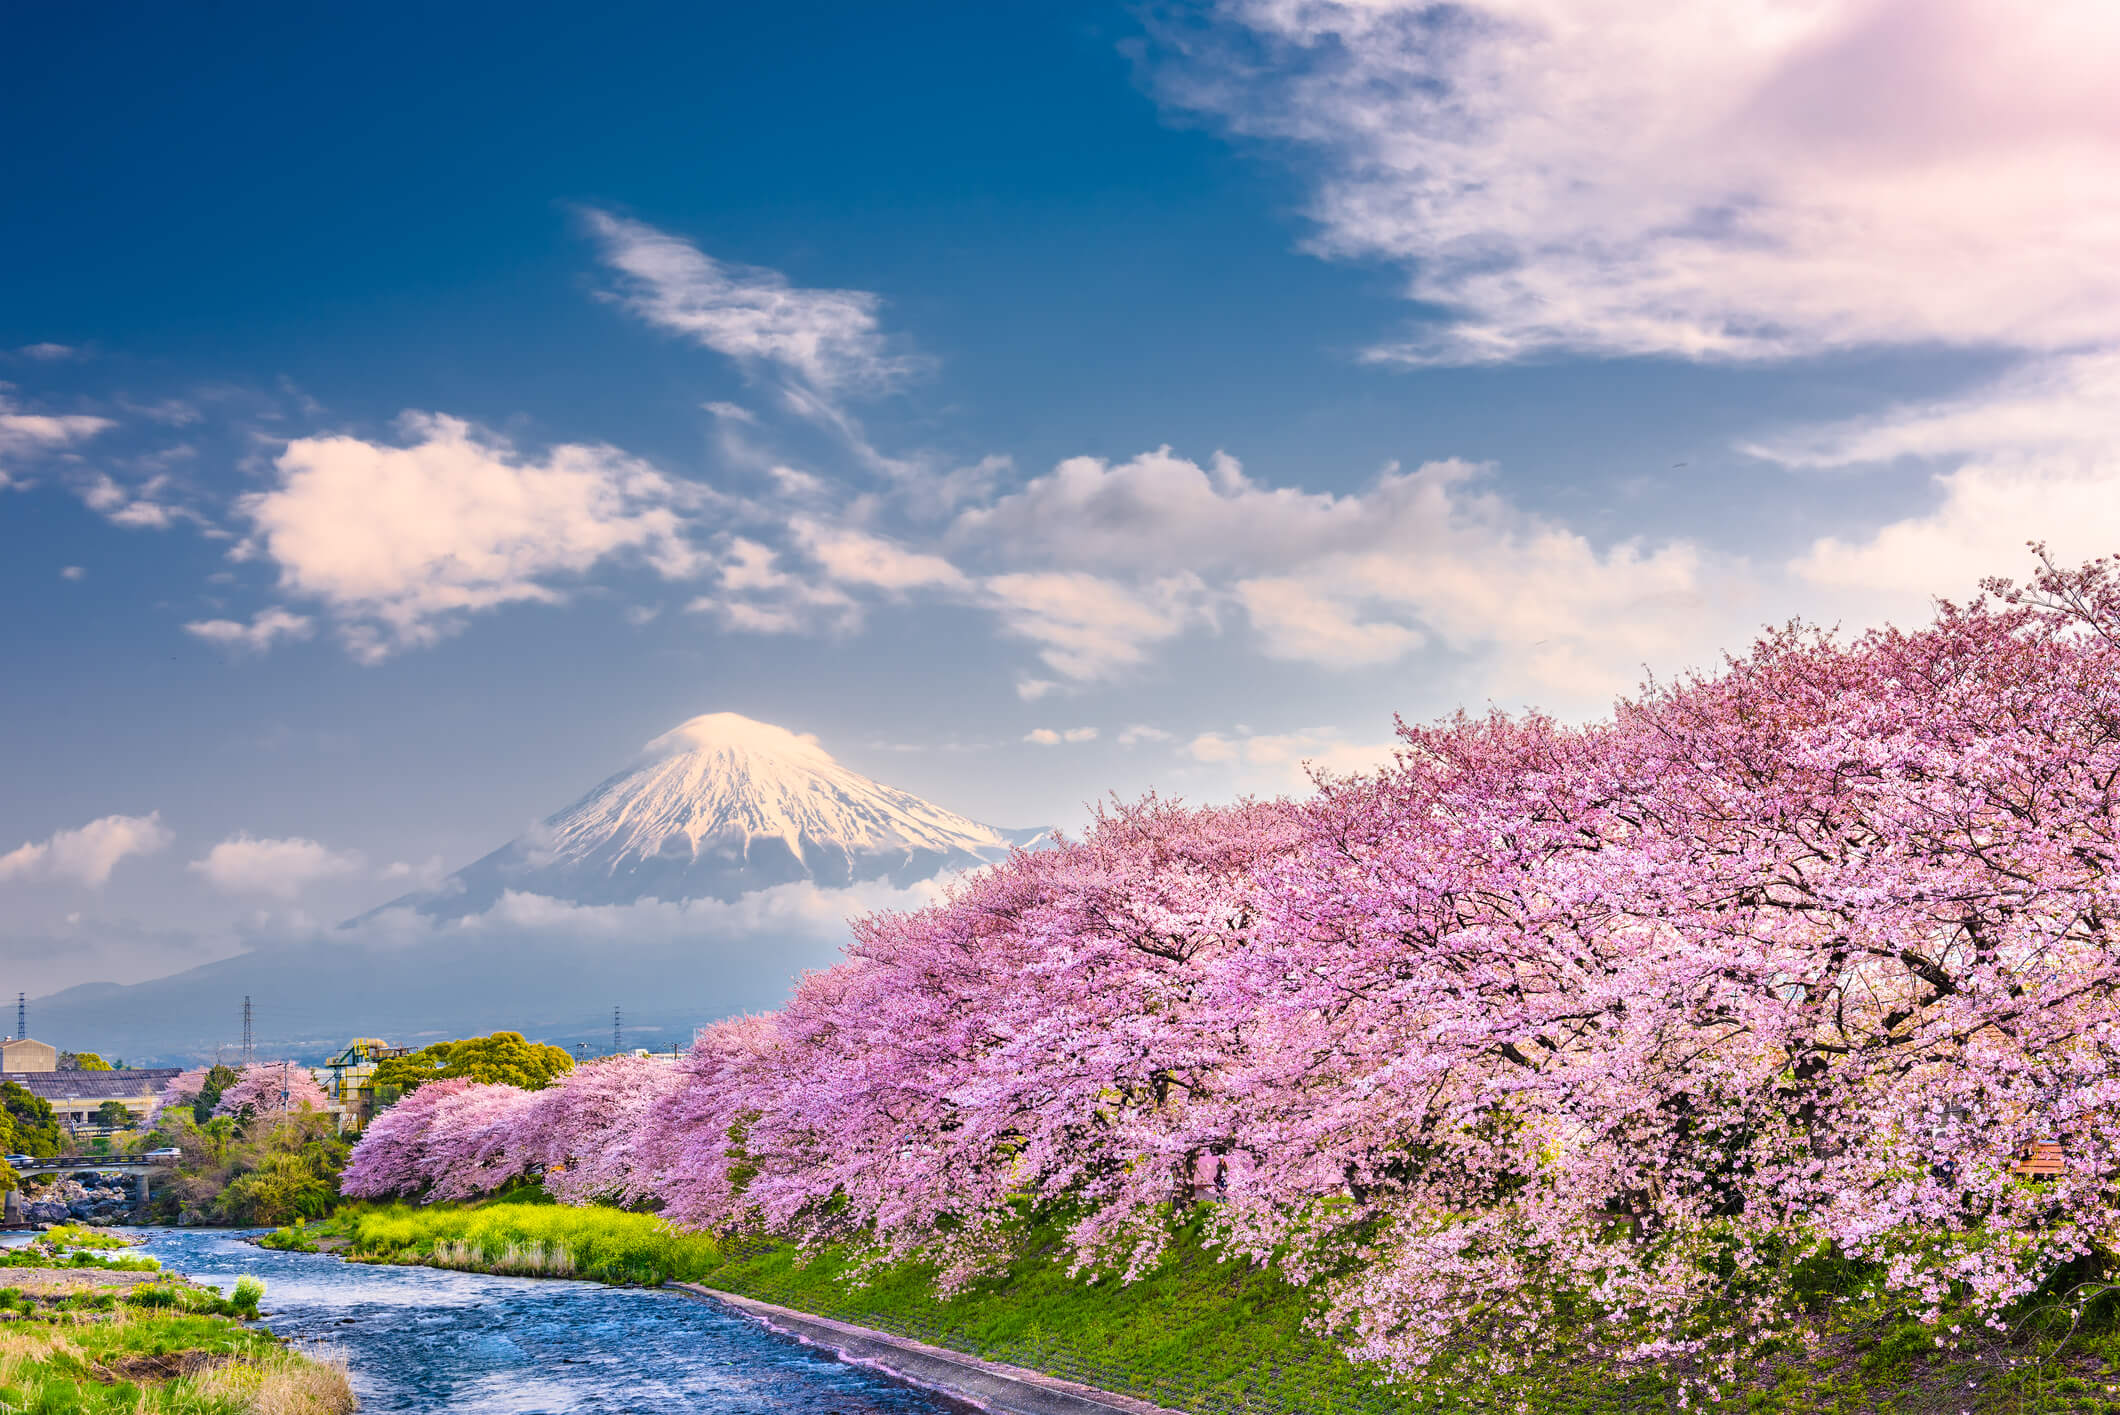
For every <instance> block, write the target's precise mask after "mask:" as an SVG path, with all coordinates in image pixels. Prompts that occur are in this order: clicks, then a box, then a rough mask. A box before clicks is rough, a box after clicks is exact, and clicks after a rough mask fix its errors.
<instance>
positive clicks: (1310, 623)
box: [1236, 577, 1422, 667]
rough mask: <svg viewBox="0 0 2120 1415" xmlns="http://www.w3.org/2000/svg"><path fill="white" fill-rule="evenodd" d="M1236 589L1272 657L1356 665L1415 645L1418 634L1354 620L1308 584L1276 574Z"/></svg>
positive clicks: (1397, 654)
mask: <svg viewBox="0 0 2120 1415" xmlns="http://www.w3.org/2000/svg"><path fill="white" fill-rule="evenodd" d="M1236 589H1237V598H1238V599H1239V600H1240V601H1241V602H1242V603H1243V605H1244V612H1245V614H1247V615H1248V616H1249V617H1250V619H1251V626H1252V628H1254V629H1256V630H1258V632H1259V637H1260V638H1261V639H1262V640H1263V641H1264V643H1265V648H1266V652H1267V654H1268V656H1270V657H1273V658H1285V659H1292V660H1294V661H1296V662H1299V663H1335V664H1346V665H1350V666H1356V667H1360V666H1365V665H1368V664H1372V663H1390V662H1391V661H1392V660H1394V659H1396V658H1399V657H1401V656H1403V655H1404V654H1406V653H1407V652H1409V651H1411V650H1413V649H1416V648H1418V647H1420V645H1421V641H1422V639H1421V635H1420V633H1419V632H1418V631H1417V630H1414V629H1409V628H1407V627H1406V626H1405V625H1403V624H1393V623H1390V622H1388V621H1376V622H1370V623H1360V622H1357V618H1356V614H1355V611H1354V610H1353V609H1352V608H1351V607H1350V606H1348V605H1346V604H1343V603H1341V602H1339V601H1337V600H1335V599H1333V598H1332V597H1331V595H1330V593H1329V591H1328V590H1326V589H1324V588H1323V587H1321V586H1318V585H1316V584H1314V583H1306V582H1304V581H1302V580H1298V579H1287V578H1278V577H1276V578H1270V579H1260V580H1241V581H1239V582H1238V584H1237V587H1236Z"/></svg>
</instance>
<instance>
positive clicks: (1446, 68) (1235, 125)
mask: <svg viewBox="0 0 2120 1415" xmlns="http://www.w3.org/2000/svg"><path fill="white" fill-rule="evenodd" d="M1212 14H1213V19H1212V20H1210V21H1208V22H1206V23H1204V24H1203V25H1201V26H1199V27H1197V28H1195V29H1192V30H1190V31H1188V32H1187V33H1184V34H1182V35H1175V36H1173V38H1174V39H1175V40H1176V42H1175V43H1173V44H1172V45H1171V46H1170V50H1169V53H1170V57H1169V58H1168V60H1167V61H1165V62H1161V63H1159V64H1157V65H1155V67H1154V68H1153V71H1152V72H1153V75H1154V79H1155V82H1156V84H1157V87H1158V89H1159V91H1160V92H1161V93H1162V94H1163V96H1164V97H1165V98H1166V99H1167V100H1168V101H1170V102H1172V103H1174V104H1177V105H1180V106H1183V107H1186V108H1190V109H1193V110H1196V111H1201V112H1206V113H1210V114H1213V115H1216V116H1217V117H1218V118H1219V119H1220V120H1222V121H1223V122H1225V123H1226V124H1227V125H1228V126H1229V127H1230V128H1231V129H1233V130H1235V131H1237V132H1239V133H1243V134H1247V135H1252V136H1258V137H1264V138H1268V139H1271V140H1274V141H1277V142H1281V143H1285V144H1289V145H1292V147H1294V148H1296V149H1299V150H1301V151H1302V153H1303V154H1304V157H1305V161H1306V167H1307V170H1309V171H1311V172H1314V173H1316V174H1317V176H1316V178H1315V187H1314V192H1313V198H1312V202H1311V212H1312V215H1313V216H1314V217H1315V219H1316V221H1317V235H1316V238H1315V242H1314V245H1315V248H1316V249H1317V250H1319V251H1320V252H1322V253H1324V254H1326V255H1330V256H1341V257H1360V258H1382V259H1385V260H1390V261H1395V262H1403V263H1404V264H1405V266H1406V268H1407V269H1408V272H1409V274H1408V280H1407V293H1408V294H1409V295H1410V296H1411V297H1412V298H1414V299H1416V300H1419V301H1422V302H1426V303H1429V304H1432V305H1435V306H1439V307H1441V309H1442V310H1443V311H1444V312H1445V314H1446V318H1445V319H1444V320H1443V321H1442V322H1441V323H1439V324H1437V325H1435V326H1433V327H1432V328H1431V329H1430V330H1429V331H1428V332H1424V333H1423V334H1421V335H1418V336H1416V337H1415V338H1413V339H1410V340H1408V341H1406V342H1405V343H1403V344H1399V345H1396V346H1393V347H1388V348H1383V349H1379V350H1377V351H1376V354H1377V356H1378V357H1381V358H1404V359H1411V360H1418V361H1447V362H1484V361H1493V360H1503V359H1511V358H1517V357H1521V356H1524V355H1527V354H1533V353H1537V352H1539V351H1542V350H1568V351H1579V352H1587V353H1594V354H1652V355H1678V356H1681V357H1687V358H1721V359H1757V358H1780V357H1785V356H1789V355H1800V354H1808V353H1815V352H1818V351H1821V350H1828V349H1837V348H1846V347H1851V346H1859V345H1866V344H1871V345H1874V344H1907V343H1926V342H1944V343H1951V344H1965V345H1979V346H1993V345H2001V346H2005V347H2016V348H2022V349H2060V348H2067V347H2070V346H2074V345H2079V344H2082V343H2085V342H2088V341H2104V340H2107V339H2110V338H2112V337H2113V336H2114V335H2115V333H2116V332H2120V184H2116V183H2114V182H2112V181H2110V180H2108V179H2107V174H2109V173H2111V172H2112V171H2113V170H2114V169H2115V168H2116V166H2120V98H2116V96H2115V92H2116V91H2115V88H2114V85H2113V84H2112V81H2111V79H2112V74H2113V72H2114V70H2115V68H2116V67H2120V9H2116V8H2115V7H2114V6H2112V5H2111V4H2109V3H2106V0H2053V3H2048V4H2044V5H2041V6H2039V7H2038V9H2037V13H2036V15H2028V14H2027V12H2025V11H2024V10H2023V9H2021V8H2018V7H2011V6H2007V5H2000V4H1994V3H1989V0H1920V3H1898V2H1896V0H1895V2H1893V3H1883V2H1881V0H1822V3H1816V4H1807V5H1800V6H1791V5H1787V4H1783V3H1779V0H1730V3H1717V4H1697V3H1689V0H1616V3H1610V4H1601V5H1596V6H1585V5H1582V4H1580V3H1576V0H1469V3H1466V4H1462V5H1447V6H1446V5H1434V4H1430V3H1428V0H1361V3H1356V0H1309V3H1302V4H1292V3H1286V0H1231V3H1229V4H1226V5H1221V6H1218V7H1216V8H1215V9H1214V11H1213V12H1212Z"/></svg>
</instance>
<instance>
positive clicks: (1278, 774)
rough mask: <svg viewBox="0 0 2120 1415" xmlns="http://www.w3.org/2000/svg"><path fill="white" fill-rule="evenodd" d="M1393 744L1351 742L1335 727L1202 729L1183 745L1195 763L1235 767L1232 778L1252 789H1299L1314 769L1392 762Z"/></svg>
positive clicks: (1341, 769)
mask: <svg viewBox="0 0 2120 1415" xmlns="http://www.w3.org/2000/svg"><path fill="white" fill-rule="evenodd" d="M1397 746H1398V744H1397V743H1396V742H1355V741H1350V740H1348V739H1347V738H1346V737H1345V736H1344V735H1343V734H1342V733H1341V732H1340V731H1339V730H1338V729H1337V728H1331V727H1312V728H1304V729H1302V730H1299V731H1295V732H1275V733H1254V732H1247V731H1245V730H1243V729H1241V728H1239V729H1238V730H1237V731H1236V732H1235V733H1233V734H1224V733H1220V732H1202V733H1201V734H1200V735H1199V736H1197V737H1195V738H1193V739H1192V741H1190V742H1188V743H1187V744H1186V745H1185V754H1186V755H1187V756H1189V757H1191V758H1192V759H1193V760H1194V761H1196V762H1202V763H1205V764H1208V765H1211V766H1230V767H1234V768H1236V773H1235V774H1236V779H1237V780H1238V781H1239V782H1240V783H1242V784H1245V785H1248V786H1251V787H1253V788H1257V789H1264V790H1274V791H1289V790H1299V789H1301V788H1302V786H1303V785H1304V784H1305V783H1306V782H1307V781H1308V780H1309V774H1310V772H1312V771H1313V770H1317V771H1326V772H1331V773H1334V774H1339V775H1345V774H1348V773H1352V772H1359V771H1371V770H1374V769H1375V768H1377V767H1379V766H1382V765H1383V764H1385V763H1386V762H1389V761H1390V760H1391V755H1392V752H1393V751H1394V750H1395V749H1396V748H1397Z"/></svg>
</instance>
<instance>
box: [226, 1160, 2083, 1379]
mask: <svg viewBox="0 0 2120 1415" xmlns="http://www.w3.org/2000/svg"><path fill="white" fill-rule="evenodd" d="M1200 1239H1201V1232H1200V1223H1199V1222H1198V1221H1197V1220H1196V1221H1195V1222H1194V1223H1193V1224H1190V1225H1188V1226H1186V1227H1185V1228H1184V1229H1182V1230H1181V1231H1180V1234H1179V1237H1178V1239H1177V1241H1175V1242H1174V1243H1173V1244H1172V1245H1171V1247H1170V1249H1169V1251H1168V1252H1167V1254H1166V1255H1165V1257H1164V1259H1163V1261H1162V1262H1161V1263H1159V1264H1158V1265H1157V1266H1156V1267H1155V1268H1153V1269H1152V1270H1150V1271H1149V1272H1147V1273H1146V1274H1144V1275H1143V1276H1141V1277H1140V1278H1139V1279H1137V1280H1136V1281H1134V1282H1131V1283H1119V1282H1114V1281H1109V1280H1097V1279H1095V1278H1088V1279H1086V1278H1085V1275H1084V1274H1081V1273H1077V1272H1075V1271H1072V1269H1071V1265H1070V1260H1069V1256H1068V1254H1067V1251H1066V1245H1065V1243H1064V1240H1063V1235H1062V1234H1061V1233H1060V1232H1058V1231H1057V1230H1056V1229H1055V1228H1053V1227H1050V1226H1044V1225H1037V1224H1032V1223H1025V1224H1023V1225H1021V1226H1020V1227H1019V1230H1018V1232H1017V1234H1016V1240H1017V1241H1016V1243H1015V1245H1014V1251H1013V1254H1012V1256H1011V1257H1010V1258H1009V1260H1008V1261H1007V1263H1006V1264H1005V1265H1004V1266H1003V1267H1002V1268H1001V1269H1000V1270H998V1271H997V1272H994V1273H990V1274H988V1275H987V1276H984V1277H982V1278H980V1279H979V1280H977V1281H975V1282H973V1283H971V1284H969V1285H968V1286H966V1287H964V1288H962V1289H961V1290H959V1291H957V1292H956V1293H955V1294H954V1295H952V1296H950V1297H948V1298H941V1297H938V1296H937V1295H936V1283H935V1276H936V1268H935V1266H934V1265H933V1264H929V1263H923V1262H919V1261H899V1262H874V1261H864V1257H865V1255H862V1254H858V1253H856V1252H855V1251H853V1250H851V1249H848V1248H845V1247H827V1248H825V1249H823V1250H822V1251H820V1252H819V1253H817V1254H816V1255H814V1256H812V1257H809V1258H807V1259H806V1258H805V1256H804V1255H803V1254H802V1253H801V1252H800V1251H799V1250H797V1249H796V1248H794V1247H792V1246H790V1245H787V1244H782V1243H773V1242H766V1241H738V1242H732V1243H729V1244H720V1243H716V1242H715V1241H713V1240H712V1239H710V1238H709V1237H707V1236H705V1235H702V1234H697V1233H685V1232H679V1231H675V1230H672V1229H671V1228H670V1227H669V1226H668V1225H666V1224H664V1223H663V1222H662V1221H661V1220H660V1219H658V1218H656V1217H655V1216H654V1215H651V1214H641V1213H630V1212H625V1211H621V1210H616V1209H607V1208H571V1207H567V1206H563V1205H555V1204H553V1203H551V1202H550V1201H549V1200H545V1199H543V1198H542V1197H541V1196H537V1194H536V1191H534V1190H528V1191H517V1192H516V1193H514V1194H512V1195H508V1196H503V1197H501V1198H498V1199H495V1200H490V1201H487V1202H484V1203H479V1204H470V1205H434V1206H417V1205H405V1204H387V1205H386V1204H357V1205H348V1206H347V1207H346V1208H344V1209H343V1210H341V1211H340V1212H339V1213H338V1214H336V1215H334V1216H333V1217H332V1218H330V1219H329V1220H327V1221H324V1222H321V1223H311V1224H305V1225H303V1226H301V1227H294V1228H287V1229H283V1230H281V1231H280V1232H278V1233H276V1234H274V1235H272V1236H271V1237H270V1238H268V1239H267V1240H266V1241H267V1242H268V1244H270V1245H271V1246H275V1247H283V1248H294V1249H301V1250H306V1251H323V1252H339V1253H342V1254H343V1255H344V1256H346V1257H349V1258H352V1259H355V1260H360V1261H370V1262H396V1263H426V1264H430V1265H434V1266H439V1267H451V1268H468V1269H475V1270H479V1271H487V1272H508V1273H518V1274H523V1275H529V1276H547V1277H584V1278H596V1279H600V1280H603V1281H608V1282H638V1283H656V1282H695V1283H699V1284H701V1285H703V1286H705V1287H709V1288H713V1289H717V1290H720V1291H725V1292H731V1293H738V1294H742V1295H745V1296H750V1297H754V1298H758V1299H760V1300H763V1301H768V1302H773V1303H777V1304H779V1305H781V1306H786V1307H791V1308H794V1309H796V1310H798V1311H804V1312H811V1313H815V1314H817V1315H819V1316H826V1317H832V1318H835V1319H838V1320H841V1321H847V1322H852V1323H855V1324H857V1325H861V1326H866V1327H872V1328H875V1329H878V1330H882V1331H887V1332H892V1333H895V1334H897V1335H900V1336H906V1337H911V1338H913V1339H916V1340H920V1341H925V1342H929V1343H931V1344H934V1345H937V1346H943V1347H948V1348H950V1349H953V1350H958V1351H965V1352H970V1353H973V1354H976V1355H980V1356H984V1357H987V1358H989V1359H992V1360H999V1361H1007V1362H1010V1363H1012V1364H1016V1365H1021V1366H1026V1367H1029V1368H1031V1369H1034V1370H1040V1371H1045V1372H1047V1373H1049V1374H1053V1375H1058V1376H1062V1377H1066V1378H1068V1379H1071V1380H1078V1381H1081V1382H1083V1383H1085V1384H1088V1385H1092V1386H1097V1387H1099V1388H1102V1389H1106V1390H1113V1391H1119V1392H1122V1393H1125V1394H1130V1395H1135V1396H1138V1397H1141V1398H1143V1399H1146V1400H1151V1401H1154V1402H1156V1403H1157V1404H1161V1405H1165V1406H1168V1407H1171V1408H1173V1409H1178V1410H1185V1411H1191V1412H1196V1415H1210V1412H1212V1415H1259V1413H1263V1412H1275V1413H1276V1415H1281V1413H1282V1412H1293V1411H1302V1412H1306V1415H1307V1413H1308V1412H1319V1415H1330V1413H1331V1412H1350V1413H1351V1415H1385V1412H1411V1411H1422V1412H1434V1415H1471V1412H1475V1411H1489V1410H1520V1411H1525V1412H1531V1415H1546V1412H1566V1415H1622V1412H1627V1413H1628V1415H1631V1412H1636V1411H1642V1410H1656V1409H1676V1408H1682V1401H1681V1395H1682V1391H1681V1381H1682V1373H1679V1372H1673V1371H1666V1370H1658V1369H1653V1368H1649V1367H1645V1366H1640V1365H1635V1366H1620V1365H1615V1364H1611V1363H1608V1362H1604V1361H1600V1360H1595V1359H1589V1358H1587V1357H1586V1358H1584V1359H1576V1360H1571V1359H1567V1358H1566V1357H1561V1358H1554V1359H1547V1360H1541V1361H1538V1362H1536V1363H1534V1364H1532V1365H1530V1366H1529V1367H1527V1368H1525V1369H1522V1370H1519V1371H1517V1372H1514V1373H1512V1374H1510V1375H1507V1376H1499V1377H1498V1376H1495V1375H1493V1374H1491V1373H1489V1372H1484V1371H1483V1369H1482V1368H1483V1367H1484V1366H1485V1365H1486V1363H1485V1362H1482V1361H1478V1360H1460V1359H1456V1356H1455V1354H1452V1355H1446V1356H1445V1357H1444V1358H1443V1359H1442V1360H1441V1361H1440V1362H1439V1363H1438V1364H1437V1365H1436V1366H1435V1367H1434V1368H1432V1369H1431V1370H1430V1371H1428V1372H1427V1373H1425V1374H1423V1375H1422V1376H1421V1377H1419V1378H1418V1379H1414V1380H1406V1381H1400V1382H1398V1383H1395V1384H1394V1383H1389V1382H1387V1381H1385V1380H1384V1378H1383V1376H1382V1373H1381V1372H1380V1371H1379V1370H1377V1369H1376V1368H1374V1367H1369V1366H1362V1365H1357V1364H1355V1363H1352V1362H1350V1361H1349V1360H1347V1358H1346V1357H1345V1356H1344V1355H1343V1354H1342V1353H1343V1350H1344V1344H1343V1342H1341V1341H1339V1340H1336V1339H1334V1336H1333V1334H1330V1333H1327V1332H1324V1331H1321V1330H1320V1328H1319V1325H1318V1320H1317V1312H1318V1303H1317V1301H1316V1299H1315V1296H1314V1294H1311V1293H1307V1292H1305V1291H1304V1290H1303V1289H1301V1288H1298V1287H1294V1286H1291V1285H1290V1284H1289V1283H1288V1282H1287V1281H1285V1280H1284V1279H1283V1278H1281V1277H1280V1276H1279V1275H1277V1274H1275V1273H1272V1272H1270V1271H1266V1270H1262V1269H1259V1268H1256V1267H1254V1266H1252V1265H1251V1264H1250V1263H1248V1262H1245V1261H1242V1260H1240V1259H1224V1258H1222V1257H1220V1256H1219V1255H1218V1254H1217V1253H1216V1252H1215V1251H1214V1250H1212V1249H1210V1248H1206V1247H1203V1246H1202V1244H1201V1241H1200ZM1808 1290H1809V1295H1810V1298H1811V1302H1812V1305H1813V1307H1814V1308H1815V1309H1816V1311H1817V1312H1818V1313H1819V1315H1818V1316H1817V1317H1816V1319H1815V1320H1814V1321H1812V1322H1811V1323H1810V1324H1809V1325H1808V1326H1807V1328H1806V1329H1805V1332H1804V1336H1805V1337H1806V1338H1807V1339H1808V1342H1809V1347H1808V1349H1806V1347H1805V1345H1804V1343H1803V1342H1795V1343H1791V1344H1790V1345H1789V1346H1788V1347H1787V1348H1786V1349H1783V1350H1780V1351H1777V1352H1775V1353H1771V1354H1770V1355H1769V1356H1768V1357H1767V1358H1765V1359H1763V1360H1762V1361H1761V1362H1760V1363H1759V1364H1758V1365H1757V1366H1756V1367H1755V1368H1754V1369H1753V1370H1752V1371H1750V1372H1749V1373H1748V1375H1747V1377H1746V1378H1745V1379H1743V1380H1742V1381H1741V1382H1740V1383H1739V1384H1738V1385H1737V1386H1736V1387H1734V1388H1731V1389H1729V1390H1727V1391H1725V1392H1724V1400H1723V1403H1724V1404H1725V1405H1726V1406H1728V1407H1730V1408H1734V1409H1741V1410H1745V1411H1747V1412H1755V1411H1756V1412H1761V1415H1856V1412H1865V1413H1869V1412H1875V1415H1953V1412H1961V1411H1979V1412H1992V1415H2022V1412H2032V1411H2042V1412H2075V1415H2120V1294H2116V1293H2115V1292H2114V1291H2113V1290H2112V1289H2109V1288H2097V1289H2093V1290H2079V1289H2075V1288H2071V1287H2056V1288H2054V1289H2052V1290H2050V1291H2049V1292H2047V1293H2045V1294H2044V1295H2042V1296H2041V1297H2040V1298H2037V1299H2035V1300H2033V1301H2030V1302H2027V1303H2025V1304H2024V1305H2023V1306H2022V1307H2021V1309H2020V1310H2018V1311H2017V1312H2016V1313H2014V1321H2013V1323H2012V1324H2010V1326H2009V1329H2008V1330H2007V1331H2006V1332H2005V1333H2001V1334H1997V1333H1994V1332H1983V1331H1979V1330H1978V1329H1977V1328H1976V1326H1975V1324H1973V1323H1972V1322H1971V1321H1969V1320H1967V1319H1966V1318H1965V1316H1964V1314H1963V1313H1961V1312H1957V1311H1953V1310H1947V1311H1946V1312H1945V1314H1944V1317H1943V1319H1942V1320H1941V1321H1940V1322H1939V1323H1937V1324H1936V1325H1933V1326H1932V1325H1927V1324H1924V1323H1922V1322H1919V1321H1910V1320H1902V1319H1897V1318H1894V1317H1893V1316H1891V1315H1889V1308H1888V1307H1887V1306H1885V1305H1883V1304H1873V1303H1871V1302H1869V1301H1868V1300H1867V1299H1866V1297H1865V1293H1864V1289H1863V1285H1862V1283H1861V1281H1860V1279H1859V1275H1857V1274H1854V1273H1852V1272H1849V1271H1832V1272H1823V1271H1822V1272H1819V1273H1817V1274H1814V1275H1813V1277H1812V1279H1811V1286H1810V1288H1809V1289H1808ZM1829 1311H1830V1312H1832V1313H1833V1315H1831V1316H1827V1315H1824V1314H1825V1313H1827V1312H1829ZM1954 1328H1956V1329H1958V1330H1956V1331H1955V1332H1954ZM1588 1345H1589V1343H1588V1342H1586V1343H1585V1346H1586V1347H1587V1346H1588Z"/></svg>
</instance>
